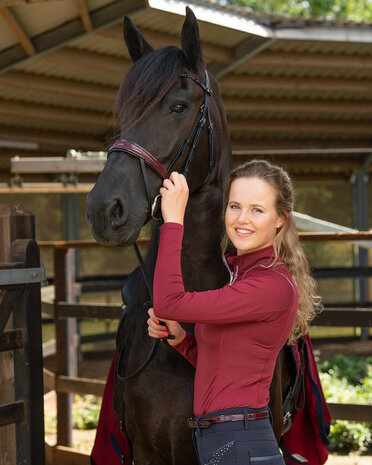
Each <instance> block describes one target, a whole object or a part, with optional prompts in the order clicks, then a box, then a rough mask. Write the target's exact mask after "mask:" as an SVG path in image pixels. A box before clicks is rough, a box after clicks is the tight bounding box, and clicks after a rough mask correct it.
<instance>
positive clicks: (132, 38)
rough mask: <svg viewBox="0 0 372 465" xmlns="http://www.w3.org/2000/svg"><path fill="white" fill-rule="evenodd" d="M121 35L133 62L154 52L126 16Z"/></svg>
mask: <svg viewBox="0 0 372 465" xmlns="http://www.w3.org/2000/svg"><path fill="white" fill-rule="evenodd" d="M123 35H124V41H125V43H126V44H127V47H128V51H129V55H130V56H131V58H132V60H133V61H137V60H139V59H140V58H141V57H143V56H144V55H146V54H147V53H150V52H152V51H153V50H154V49H153V48H152V47H151V45H150V44H149V43H148V42H146V40H145V39H144V38H143V36H142V34H141V33H140V31H139V30H138V29H137V28H136V26H135V25H134V24H133V23H132V21H131V19H130V18H128V16H125V17H124V24H123Z"/></svg>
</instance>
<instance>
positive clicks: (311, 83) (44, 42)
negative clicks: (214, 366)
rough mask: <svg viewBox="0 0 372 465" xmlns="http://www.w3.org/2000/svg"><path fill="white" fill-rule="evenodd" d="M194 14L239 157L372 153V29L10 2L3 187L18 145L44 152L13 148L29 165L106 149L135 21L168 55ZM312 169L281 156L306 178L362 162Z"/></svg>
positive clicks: (197, 5) (1, 90) (108, 2)
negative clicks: (307, 151) (127, 35)
mask: <svg viewBox="0 0 372 465" xmlns="http://www.w3.org/2000/svg"><path fill="white" fill-rule="evenodd" d="M186 5H189V6H191V8H192V9H193V11H194V13H195V15H196V16H197V18H198V20H199V28H200V37H201V41H202V49H203V54H204V57H205V60H206V63H207V66H208V69H209V70H210V71H211V72H212V73H213V74H214V75H215V76H216V77H217V78H218V81H219V86H220V90H221V93H222V96H223V99H224V103H225V107H226V111H227V115H228V120H229V124H230V130H231V139H232V145H233V148H234V149H243V150H248V149H285V148H287V149H294V148H320V149H322V148H324V149H325V148H330V147H334V148H337V147H343V148H347V147H349V148H350V147H356V148H358V147H359V148H362V147H371V146H372V23H362V22H360V23H352V22H347V21H346V22H345V21H318V20H312V19H301V18H289V17H284V16H277V15H264V14H258V13H256V12H254V11H252V10H250V9H247V8H238V7H232V6H229V5H221V4H220V3H218V2H212V1H208V0H192V1H182V0H147V1H146V0H125V1H124V0H123V1H112V0H85V2H84V1H82V0H80V1H76V0H66V1H63V2H61V1H37V2H33V1H29V0H28V1H22V0H19V1H11V0H10V1H1V0H0V142H1V141H8V142H9V146H8V147H6V146H5V147H4V144H0V177H2V178H4V177H6V175H7V170H8V167H9V161H8V160H9V154H10V153H11V151H12V145H11V142H12V141H13V143H14V142H16V141H18V142H24V143H28V142H29V143H32V144H35V143H37V144H38V149H37V150H34V149H33V150H31V149H23V150H20V149H19V148H17V149H15V148H14V151H13V153H12V154H13V155H16V154H19V155H22V156H25V155H35V156H36V155H39V154H41V155H43V154H48V155H52V154H54V155H61V156H63V155H64V152H65V151H66V150H67V149H69V148H75V149H86V150H89V149H93V150H97V149H98V150H99V149H100V148H104V147H105V143H106V142H107V141H108V140H110V139H111V138H112V136H113V131H112V129H110V120H111V112H112V107H113V102H114V99H115V95H116V91H117V89H118V86H119V85H120V82H121V80H122V78H123V76H124V74H125V72H126V71H127V70H128V69H129V67H130V66H131V61H130V58H129V55H128V52H127V50H126V47H125V45H124V44H123V39H122V18H123V16H124V14H128V15H130V16H131V18H132V20H133V21H134V22H135V24H136V25H137V26H138V27H139V29H140V30H141V31H142V33H143V35H144V36H145V38H146V39H147V40H148V41H149V42H150V43H151V44H152V45H153V46H154V47H155V48H160V47H162V46H165V45H179V41H180V39H179V37H180V30H181V27H182V24H183V21H184V14H185V7H186ZM1 145H2V146H1ZM5 145H6V144H5ZM33 148H34V146H33ZM247 156H248V155H247ZM262 156H267V157H270V158H271V159H275V155H273V154H271V155H262ZM238 158H239V157H237V158H236V159H238ZM240 159H241V157H240V158H239V160H240ZM309 159H310V163H311V155H307V156H306V157H304V156H303V157H301V156H299V157H298V158H297V162H296V163H293V156H291V155H288V157H287V158H286V157H284V155H281V158H280V160H281V162H282V163H284V164H285V163H286V162H287V164H288V167H290V169H292V170H293V171H294V172H296V173H297V174H298V176H299V177H301V173H308V172H309V171H311V172H312V173H314V176H315V177H316V175H317V174H319V173H321V172H329V173H333V174H332V176H333V175H334V174H335V173H338V174H339V177H340V179H348V178H349V176H350V173H351V171H353V170H355V169H357V167H358V166H359V165H360V164H361V162H362V160H363V156H358V157H356V156H355V155H353V154H348V155H343V156H335V155H333V156H330V155H329V154H328V155H327V154H325V155H324V159H325V161H326V163H323V164H321V163H319V156H318V158H314V160H313V165H312V167H311V169H310V167H309ZM320 165H321V166H320Z"/></svg>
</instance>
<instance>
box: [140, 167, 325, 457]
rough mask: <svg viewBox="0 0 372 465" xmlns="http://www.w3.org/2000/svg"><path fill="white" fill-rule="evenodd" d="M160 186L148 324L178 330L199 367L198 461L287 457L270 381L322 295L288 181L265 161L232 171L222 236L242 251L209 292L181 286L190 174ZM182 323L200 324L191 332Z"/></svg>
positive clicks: (153, 332)
mask: <svg viewBox="0 0 372 465" xmlns="http://www.w3.org/2000/svg"><path fill="white" fill-rule="evenodd" d="M160 194H161V196H162V205H161V206H162V214H163V219H164V224H163V225H162V226H161V234H160V243H159V251H158V258H157V262H156V269H155V276H154V309H150V310H149V315H150V318H149V320H148V331H149V335H150V336H151V337H155V338H162V337H167V336H168V335H169V334H170V335H173V336H174V340H169V344H170V345H171V346H173V347H174V349H175V350H177V351H178V352H179V353H181V354H182V355H183V356H184V357H186V358H187V360H189V361H190V363H192V364H193V365H194V366H195V367H196V374H195V386H194V388H195V389H194V414H195V419H194V420H191V421H189V426H190V427H191V428H193V431H194V433H193V437H194V441H195V443H196V450H197V454H198V458H199V462H200V464H202V465H204V464H210V465H217V464H221V465H224V464H237V465H243V464H248V463H253V462H258V463H259V464H260V465H265V464H270V465H277V464H283V463H284V461H283V459H282V456H281V453H280V451H279V449H278V446H277V443H276V441H275V438H274V434H273V431H272V428H271V423H270V418H269V415H270V414H269V410H268V407H267V405H268V401H269V387H270V384H271V380H272V376H273V371H274V366H275V361H276V358H277V355H278V353H279V351H280V349H281V348H282V347H283V345H284V344H285V343H286V342H287V341H288V342H290V341H292V340H293V338H295V337H299V336H301V335H304V334H306V333H307V331H308V323H309V321H310V320H311V319H312V318H313V316H314V307H315V304H317V303H319V302H318V300H319V299H318V297H317V296H315V283H314V281H313V280H312V278H311V277H310V275H309V267H308V264H307V261H306V258H305V255H304V252H303V250H302V249H301V246H300V244H299V240H298V235H297V231H296V227H295V222H294V219H293V215H292V211H293V203H294V198H293V187H292V184H291V181H290V179H289V177H288V175H287V173H286V172H285V171H283V170H282V169H281V168H279V167H277V166H274V165H271V164H270V163H268V162H266V161H262V160H253V161H251V162H249V163H246V164H244V165H242V166H240V167H238V168H237V169H235V170H233V171H232V172H231V174H230V176H229V178H228V180H227V183H226V187H225V192H224V212H225V229H226V236H227V240H228V241H230V242H231V243H232V245H233V246H234V247H235V249H236V250H235V251H234V252H232V253H230V254H227V255H226V256H225V263H226V266H227V267H228V269H229V272H230V281H229V283H227V284H226V286H224V287H223V288H221V289H216V290H212V291H205V292H185V290H184V286H183V280H182V272H181V264H180V258H181V248H182V235H183V219H184V213H185V208H186V204H187V199H188V187H187V182H186V179H185V178H184V177H183V176H182V175H180V174H178V173H172V175H171V176H170V179H167V180H165V181H164V184H163V187H162V188H161V189H160ZM211 227H213V225H211ZM159 318H161V320H162V321H159ZM178 321H181V322H192V323H195V337H194V336H193V335H191V334H190V333H187V332H186V331H185V330H184V329H183V328H182V327H181V325H180V324H179V323H178ZM163 322H164V324H166V326H164V324H163Z"/></svg>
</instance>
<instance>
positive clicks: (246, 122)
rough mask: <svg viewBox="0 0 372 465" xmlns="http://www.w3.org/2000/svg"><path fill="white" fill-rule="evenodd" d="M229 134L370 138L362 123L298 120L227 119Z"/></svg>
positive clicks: (368, 131) (366, 128)
mask: <svg viewBox="0 0 372 465" xmlns="http://www.w3.org/2000/svg"><path fill="white" fill-rule="evenodd" d="M228 124H229V128H230V131H231V132H244V133H247V134H248V133H280V134H283V135H285V134H288V133H290V134H293V135H294V136H295V137H296V136H297V137H298V135H307V136H309V137H311V138H313V137H316V135H324V136H327V137H328V136H330V135H337V136H339V137H345V136H346V137H347V136H351V135H354V136H358V138H359V137H364V138H367V139H370V138H371V123H370V122H364V121H357V122H355V121H329V120H324V121H313V120H305V119H302V120H299V119H295V120H292V119H284V118H281V119H229V120H228Z"/></svg>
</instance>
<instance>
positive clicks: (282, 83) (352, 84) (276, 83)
mask: <svg viewBox="0 0 372 465" xmlns="http://www.w3.org/2000/svg"><path fill="white" fill-rule="evenodd" d="M219 86H220V89H221V90H222V93H223V90H224V89H230V90H231V89H233V90H234V91H237V90H244V91H247V92H248V91H253V90H262V91H265V90H269V91H281V92H282V91H291V92H293V91H295V92H296V94H299V93H300V92H305V91H306V92H311V93H312V94H314V93H316V92H327V93H329V94H335V93H337V92H338V93H342V94H351V95H352V94H354V95H358V94H360V95H366V96H369V98H371V97H372V79H335V78H333V79H330V78H304V77H272V76H250V75H246V74H242V75H237V74H234V75H230V74H229V75H227V76H224V77H222V78H221V79H220V80H219Z"/></svg>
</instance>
